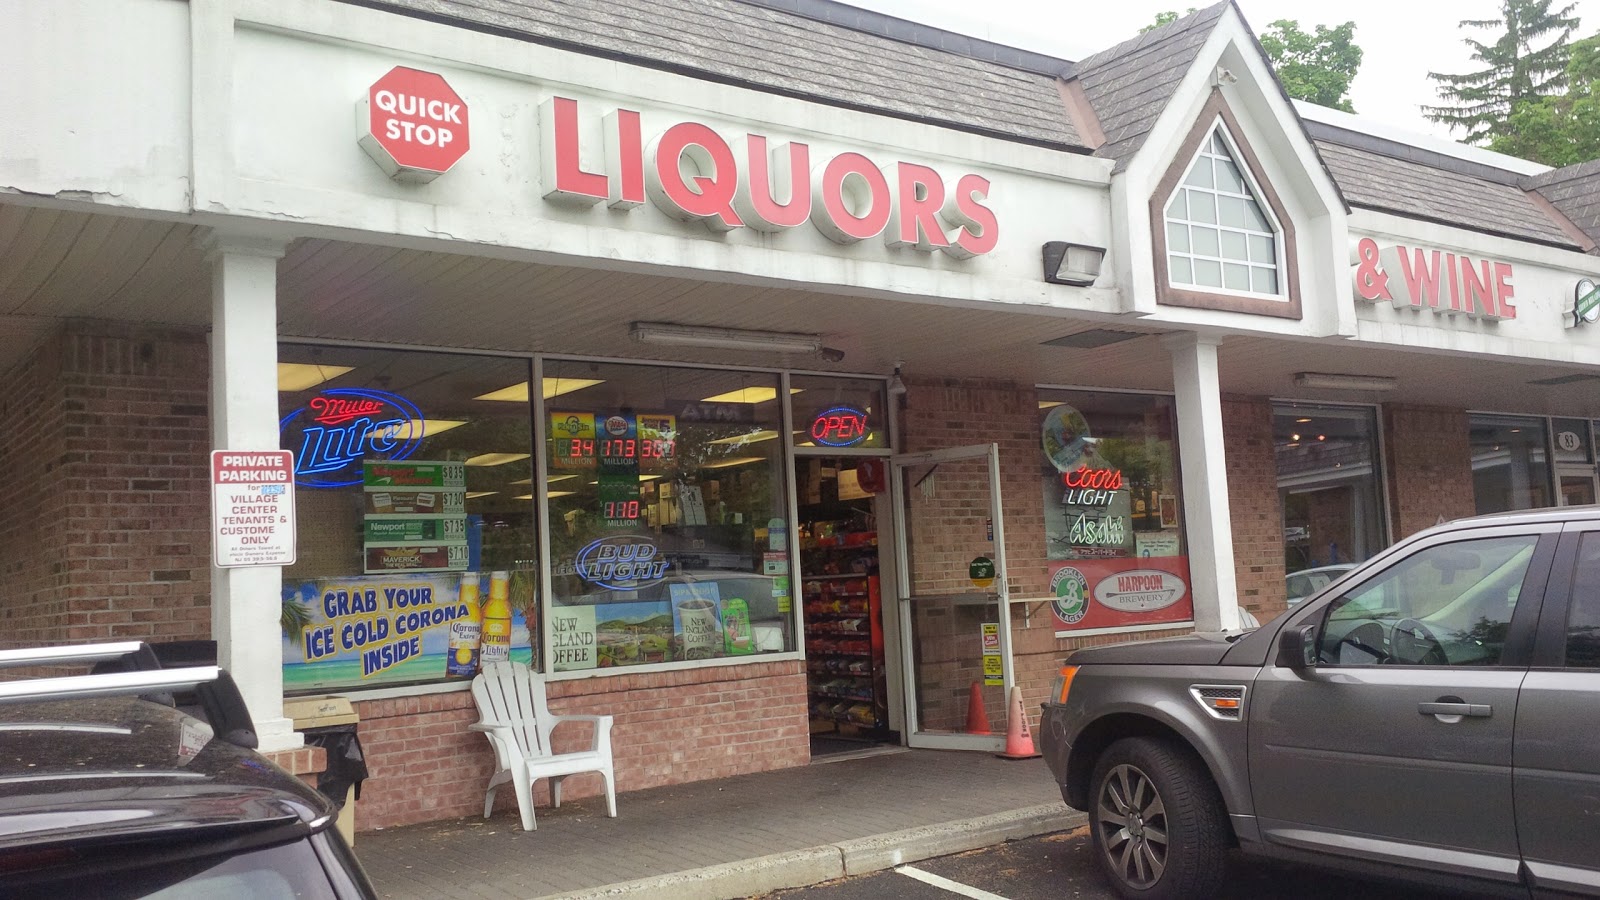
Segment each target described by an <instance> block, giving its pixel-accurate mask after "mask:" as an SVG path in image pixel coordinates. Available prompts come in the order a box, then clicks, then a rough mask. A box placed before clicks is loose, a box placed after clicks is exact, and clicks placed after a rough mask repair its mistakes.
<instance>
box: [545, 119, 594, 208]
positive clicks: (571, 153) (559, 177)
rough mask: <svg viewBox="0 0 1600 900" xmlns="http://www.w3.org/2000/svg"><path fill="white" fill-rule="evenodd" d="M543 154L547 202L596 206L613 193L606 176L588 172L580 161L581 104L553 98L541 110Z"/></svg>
mask: <svg viewBox="0 0 1600 900" xmlns="http://www.w3.org/2000/svg"><path fill="white" fill-rule="evenodd" d="M539 130H540V138H541V141H540V142H541V144H542V152H541V153H540V154H539V171H540V180H541V181H542V183H543V184H544V198H545V199H546V200H559V201H562V202H565V203H576V204H578V205H580V206H593V205H594V204H595V203H598V202H600V201H601V200H604V199H606V197H607V195H609V194H610V193H611V187H610V179H608V178H606V176H605V175H604V174H601V173H595V172H585V171H584V170H583V163H582V161H581V160H580V159H579V149H580V145H579V141H578V101H576V100H570V99H568V98H566V97H551V98H550V99H549V100H546V101H545V102H544V103H543V104H541V105H540V107H539Z"/></svg>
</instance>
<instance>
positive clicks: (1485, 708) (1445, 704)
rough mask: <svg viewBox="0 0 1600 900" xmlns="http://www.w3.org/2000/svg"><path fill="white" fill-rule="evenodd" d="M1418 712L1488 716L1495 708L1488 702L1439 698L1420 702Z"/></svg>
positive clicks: (1432, 714) (1441, 714) (1430, 714)
mask: <svg viewBox="0 0 1600 900" xmlns="http://www.w3.org/2000/svg"><path fill="white" fill-rule="evenodd" d="M1417 712H1419V713H1421V714H1422V715H1425V716H1474V717H1481V718H1488V717H1489V715H1490V714H1491V713H1492V712H1493V708H1492V707H1490V706H1489V704H1487V703H1462V702H1461V701H1459V700H1437V701H1435V702H1433V703H1418V704H1417Z"/></svg>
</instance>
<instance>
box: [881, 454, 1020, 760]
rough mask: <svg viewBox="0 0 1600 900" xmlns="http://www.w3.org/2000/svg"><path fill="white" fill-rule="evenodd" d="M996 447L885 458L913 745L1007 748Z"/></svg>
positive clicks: (1007, 663)
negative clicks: (890, 480)
mask: <svg viewBox="0 0 1600 900" xmlns="http://www.w3.org/2000/svg"><path fill="white" fill-rule="evenodd" d="M999 453H1000V448H999V445H997V444H979V445H975V446H970V447H953V448H951V449H948V450H936V451H933V452H930V453H914V454H906V455H902V456H895V457H892V458H891V459H890V463H891V467H892V472H893V487H892V496H893V500H894V517H895V526H896V527H895V534H896V541H897V548H898V551H899V552H898V553H897V554H896V568H897V569H898V572H897V574H898V576H899V577H898V578H896V579H895V581H896V584H897V589H896V590H897V594H898V598H897V601H898V602H897V606H898V611H899V616H900V634H901V635H903V636H905V646H906V649H907V651H908V652H905V653H903V654H902V655H901V656H902V659H904V660H905V679H904V683H905V685H906V733H907V742H908V743H910V745H911V746H913V747H930V748H937V749H960V750H998V749H1001V748H1002V747H1003V746H1004V744H1005V730H1006V704H1005V698H1006V692H1007V691H1008V690H1009V689H1010V687H1011V683H1012V673H1011V630H1010V620H1009V609H1008V607H1007V603H1006V600H1007V595H1006V555H1005V534H1004V530H1003V524H1002V519H1001V516H1000V455H999ZM974 686H976V696H977V698H978V699H979V700H981V705H982V711H981V714H980V712H979V710H978V709H977V708H976V704H975V703H973V697H974V690H975V689H974Z"/></svg>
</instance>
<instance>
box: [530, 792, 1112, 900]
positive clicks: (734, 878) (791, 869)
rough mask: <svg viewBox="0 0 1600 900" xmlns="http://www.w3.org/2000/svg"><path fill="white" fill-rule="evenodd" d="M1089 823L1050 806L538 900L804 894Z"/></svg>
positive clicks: (715, 899)
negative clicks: (849, 879)
mask: <svg viewBox="0 0 1600 900" xmlns="http://www.w3.org/2000/svg"><path fill="white" fill-rule="evenodd" d="M1084 819H1085V816H1084V814H1083V813H1080V812H1077V811H1076V810H1072V809H1068V808H1067V806H1066V804H1064V803H1046V804H1041V805H1039V806H1028V807H1024V808H1022V809H1014V810H1011V811H1009V812H1003V813H995V814H993V815H987V816H979V817H977V818H973V819H960V820H957V821H954V822H945V823H943V824H941V825H924V826H920V827H917V828H908V829H905V830H904V831H891V832H888V833H886V834H879V835H873V836H872V837H865V838H857V839H855V840H849V841H841V842H839V843H837V844H825V845H823V846H821V847H808V848H806V849H804V850H791V851H788V852H785V853H774V854H772V855H771V856H758V857H755V858H754V859H745V860H740V861H739V862H732V863H721V864H718V865H714V866H705V867H703V868H699V869H689V870H686V871H683V872H673V873H671V874H668V875H657V876H653V877H650V878H640V879H638V880H635V881H620V882H617V883H616V884H608V885H603V886H601V887H597V888H589V889H587V890H582V891H574V892H571V893H565V894H550V895H548V896H545V897H541V898H538V900H613V898H632V897H649V898H651V900H741V898H745V897H750V896H753V895H755V894H762V893H766V892H768V891H776V890H781V889H783V888H797V887H807V886H809V885H813V884H818V883H820V882H824V881H832V880H834V879H837V878H844V877H847V876H851V875H864V874H867V873H869V872H877V871H881V870H883V869H888V868H893V867H894V866H899V865H904V864H906V863H911V862H916V861H918V860H923V859H928V858H930V857H934V856H945V855H948V854H951V853H962V852H965V851H967V850H979V849H982V848H984V847H992V846H994V845H996V844H1002V843H1005V842H1006V841H1014V840H1018V839H1020V838H1028V837H1034V836H1036V835H1040V834H1048V833H1050V832H1054V831H1064V830H1066V829H1069V828H1074V827H1077V826H1078V825H1081V824H1083V822H1084Z"/></svg>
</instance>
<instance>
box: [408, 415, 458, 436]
mask: <svg viewBox="0 0 1600 900" xmlns="http://www.w3.org/2000/svg"><path fill="white" fill-rule="evenodd" d="M465 424H467V423H466V421H465V420H462V419H411V420H410V421H408V422H406V424H405V425H403V426H400V428H405V429H409V430H407V431H404V432H401V431H400V428H397V429H396V431H397V432H398V433H403V434H404V435H405V436H406V438H408V439H410V440H417V439H421V438H428V437H433V436H434V435H436V434H442V433H444V432H446V431H449V430H450V429H452V428H460V427H461V426H463V425H465Z"/></svg>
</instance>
